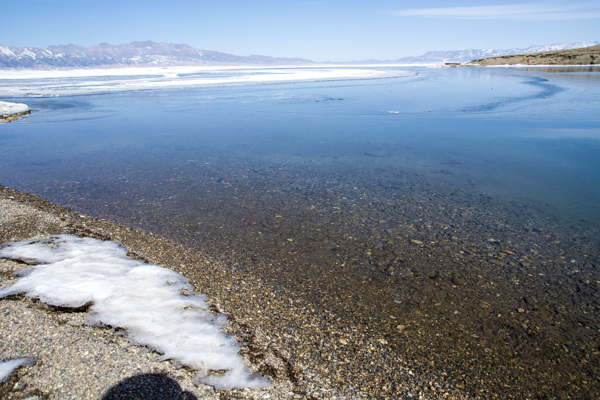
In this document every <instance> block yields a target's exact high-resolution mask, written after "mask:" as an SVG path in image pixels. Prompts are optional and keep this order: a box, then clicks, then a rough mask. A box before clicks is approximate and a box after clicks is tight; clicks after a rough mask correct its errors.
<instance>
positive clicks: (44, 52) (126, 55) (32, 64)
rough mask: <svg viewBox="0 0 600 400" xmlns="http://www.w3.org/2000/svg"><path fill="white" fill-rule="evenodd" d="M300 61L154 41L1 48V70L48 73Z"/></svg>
mask: <svg viewBox="0 0 600 400" xmlns="http://www.w3.org/2000/svg"><path fill="white" fill-rule="evenodd" d="M310 63H312V61H310V60H304V59H300V58H275V57H268V56H258V55H253V56H236V55H233V54H227V53H220V52H217V51H211V50H198V49H195V48H193V47H191V46H188V45H186V44H171V43H156V42H152V41H146V42H132V43H129V44H119V45H110V44H107V43H102V44H99V45H96V46H91V47H82V46H75V45H72V44H70V45H61V46H50V47H48V48H47V49H41V48H35V47H12V46H3V45H0V68H16V69H47V68H89V67H107V66H133V65H139V66H141V65H165V66H166V65H202V64H207V65H211V64H221V65H223V64H244V65H282V64H286V65H290V64H310Z"/></svg>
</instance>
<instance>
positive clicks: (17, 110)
mask: <svg viewBox="0 0 600 400" xmlns="http://www.w3.org/2000/svg"><path fill="white" fill-rule="evenodd" d="M29 111H30V110H29V107H28V106H27V104H23V103H8V102H6V101H0V117H10V116H11V115H15V114H22V113H26V112H29Z"/></svg>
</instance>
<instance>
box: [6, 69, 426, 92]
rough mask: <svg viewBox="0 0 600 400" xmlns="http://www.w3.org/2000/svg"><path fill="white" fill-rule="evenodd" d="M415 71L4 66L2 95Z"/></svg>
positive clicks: (369, 76) (392, 74) (374, 75)
mask: <svg viewBox="0 0 600 400" xmlns="http://www.w3.org/2000/svg"><path fill="white" fill-rule="evenodd" d="M411 75H414V73H409V72H406V71H402V70H395V69H389V68H376V67H368V66H361V67H348V66H310V67H297V66H293V67H135V68H111V69H76V70H52V71H47V70H0V96H13V97H46V96H62V95H77V94H95V93H108V92H119V91H129V90H146V89H161V88H187V87H202V86H224V85H244V84H260V83H278V82H302V81H321V80H345V79H373V78H383V77H400V76H411Z"/></svg>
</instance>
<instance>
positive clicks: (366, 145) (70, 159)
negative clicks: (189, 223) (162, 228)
mask: <svg viewBox="0 0 600 400" xmlns="http://www.w3.org/2000/svg"><path fill="white" fill-rule="evenodd" d="M415 70H416V71H417V72H418V73H419V76H416V77H403V78H395V79H381V80H364V81H346V82H343V81H341V82H326V83H324V82H316V83H298V84H271V85H254V86H236V87H216V88H215V87H213V88H204V89H189V90H173V91H168V90H164V91H143V92H128V93H117V94H106V95H93V96H73V97H59V98H45V99H32V98H28V99H17V101H24V102H27V103H28V104H29V105H30V107H32V108H34V109H36V110H38V112H37V113H35V114H33V115H32V116H30V117H29V118H27V119H23V120H20V121H18V122H17V123H12V124H5V125H3V126H1V127H0V144H1V147H0V168H1V169H0V171H1V174H2V183H3V184H5V185H7V186H11V187H16V188H20V189H24V190H27V191H30V192H33V193H38V194H42V195H44V196H45V197H47V198H50V199H53V200H57V201H59V202H61V203H68V204H70V205H73V206H77V198H75V197H72V196H69V194H68V193H67V192H68V191H69V190H73V191H77V192H78V193H79V192H80V191H82V190H81V189H78V186H81V185H92V186H96V187H98V186H103V187H111V188H113V190H110V191H108V192H109V193H114V191H115V190H116V191H117V192H118V191H119V190H120V189H119V187H120V185H122V184H123V181H124V180H128V181H129V183H131V184H133V183H134V181H135V179H142V180H143V181H144V183H145V182H146V181H152V180H153V177H156V179H155V181H156V183H157V184H162V183H164V180H165V179H170V178H167V177H169V176H170V175H169V174H172V173H175V171H177V172H176V174H177V176H178V179H179V180H178V182H179V185H180V187H177V186H173V187H171V188H170V190H172V191H177V190H181V188H182V187H185V186H186V185H189V184H191V183H192V182H193V181H194V176H193V174H194V169H195V168H197V167H198V165H199V164H200V165H202V164H204V163H208V162H211V161H214V160H226V161H227V162H228V165H229V166H230V168H236V164H237V165H238V166H239V165H241V164H244V163H248V164H249V165H252V164H253V163H260V164H263V165H269V166H271V167H272V168H282V167H286V166H293V167H311V168H318V169H322V170H323V171H328V170H334V171H345V173H349V174H351V173H353V172H357V171H365V170H373V169H377V168H379V169H382V168H383V169H386V170H389V169H392V170H394V169H395V170H403V171H406V170H410V171H413V172H415V173H418V174H421V175H423V176H426V177H428V179H431V180H432V181H438V180H442V181H446V182H448V183H452V184H454V185H458V186H460V187H463V188H471V189H472V190H473V191H474V192H486V193H490V194H497V195H501V196H504V197H505V198H506V199H508V200H516V201H520V200H523V199H525V200H530V201H532V202H534V203H536V204H537V205H538V206H539V207H542V208H545V209H547V211H549V212H552V213H554V214H555V215H561V216H564V217H567V218H569V219H574V220H584V221H587V222H590V223H593V224H600V179H598V178H599V176H598V175H599V172H600V116H599V114H600V113H598V110H599V109H600V108H599V105H600V73H599V72H598V71H592V72H589V71H588V72H561V70H560V69H557V68H554V69H530V70H524V69H491V68H490V69H471V68H449V69H415ZM565 71H568V70H565ZM576 71H578V70H577V69H576ZM584 71H586V70H584ZM71 81H72V79H70V80H69V82H71ZM133 171H135V172H136V175H135V176H136V177H133V176H130V175H131V174H132V173H133ZM144 173H145V174H146V176H142V175H143V174H144ZM374 173H375V174H376V172H374ZM250 178H251V177H250ZM76 182H79V183H76ZM65 188H69V190H65ZM135 190H144V191H149V192H148V193H144V195H143V196H145V197H148V196H150V197H152V192H151V190H150V189H149V188H145V189H140V188H135ZM83 191H85V189H83ZM111 196H112V195H111ZM80 197H87V196H85V195H84V194H81V196H80ZM98 201H99V202H102V200H101V199H98ZM97 207H100V208H101V205H97ZM107 213H108V214H110V211H107Z"/></svg>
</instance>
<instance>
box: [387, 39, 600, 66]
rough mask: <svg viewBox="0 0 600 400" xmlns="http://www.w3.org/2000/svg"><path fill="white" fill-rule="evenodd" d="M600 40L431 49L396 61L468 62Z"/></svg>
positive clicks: (556, 48)
mask: <svg viewBox="0 0 600 400" xmlns="http://www.w3.org/2000/svg"><path fill="white" fill-rule="evenodd" d="M598 44H600V42H578V43H562V44H551V45H547V46H530V47H527V48H524V49H501V50H495V49H467V50H447V51H429V52H427V53H425V54H423V55H421V56H417V57H404V58H400V59H397V60H394V62H397V63H401V64H437V63H444V62H454V63H466V62H469V61H472V60H478V59H482V58H488V57H498V56H505V55H511V54H525V53H539V52H542V51H555V50H568V49H577V48H580V47H589V46H596V45H598Z"/></svg>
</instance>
